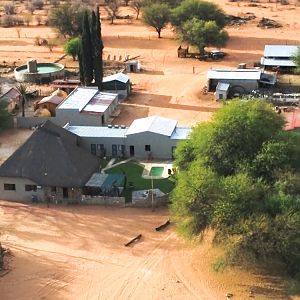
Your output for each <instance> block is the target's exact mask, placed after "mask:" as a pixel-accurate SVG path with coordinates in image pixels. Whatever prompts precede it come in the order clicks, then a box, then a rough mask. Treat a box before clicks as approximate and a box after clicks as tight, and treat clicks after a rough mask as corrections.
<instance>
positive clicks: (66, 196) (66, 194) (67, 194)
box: [63, 188, 69, 198]
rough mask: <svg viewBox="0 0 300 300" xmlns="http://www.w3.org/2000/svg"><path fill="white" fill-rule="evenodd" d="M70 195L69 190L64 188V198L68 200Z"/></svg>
mask: <svg viewBox="0 0 300 300" xmlns="http://www.w3.org/2000/svg"><path fill="white" fill-rule="evenodd" d="M68 197H69V193H68V188H63V198H68Z"/></svg>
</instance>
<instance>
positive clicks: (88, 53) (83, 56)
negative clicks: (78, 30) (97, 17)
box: [79, 11, 94, 86]
mask: <svg viewBox="0 0 300 300" xmlns="http://www.w3.org/2000/svg"><path fill="white" fill-rule="evenodd" d="M79 59H80V60H81V61H82V70H81V72H82V74H83V76H82V78H83V83H84V84H85V85H86V86H89V85H91V83H92V81H93V78H94V72H93V54H92V40H91V31H90V22H89V13H88V11H85V14H84V17H83V29H82V37H81V47H80V58H79Z"/></svg>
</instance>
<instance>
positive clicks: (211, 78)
mask: <svg viewBox="0 0 300 300" xmlns="http://www.w3.org/2000/svg"><path fill="white" fill-rule="evenodd" d="M207 79H208V82H207V87H208V90H209V91H215V90H216V88H217V86H218V84H219V82H221V83H227V84H230V93H231V94H232V95H234V94H236V93H237V94H240V95H241V94H247V93H250V92H251V91H252V90H257V89H258V88H259V86H260V84H268V85H271V86H272V85H274V84H275V83H276V77H275V76H274V75H272V74H265V73H263V72H262V70H258V69H211V70H209V71H208V72H207Z"/></svg>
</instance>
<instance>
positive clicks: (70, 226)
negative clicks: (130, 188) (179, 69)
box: [0, 201, 299, 300]
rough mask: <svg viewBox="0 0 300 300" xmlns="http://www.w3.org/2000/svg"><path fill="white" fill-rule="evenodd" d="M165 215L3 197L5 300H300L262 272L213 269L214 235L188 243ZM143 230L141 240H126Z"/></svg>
mask: <svg viewBox="0 0 300 300" xmlns="http://www.w3.org/2000/svg"><path fill="white" fill-rule="evenodd" d="M167 219H168V211H166V210H157V211H155V212H152V211H151V210H147V209H132V208H124V209H119V208H104V207H50V208H46V207H45V206H30V205H22V204H14V203H9V202H4V201H3V202H2V201H0V227H1V232H2V237H1V240H2V244H3V246H5V247H9V248H10V249H11V251H12V253H13V257H12V261H11V271H10V272H9V273H8V274H7V275H5V276H4V277H2V278H0V291H1V295H2V296H3V297H4V298H3V299H6V300H15V299H49V300H50V299H55V300H65V299H80V300H81V299H92V300H93V299H178V300H181V299H199V300H216V299H225V294H226V293H227V292H231V293H233V294H234V298H233V299H247V298H248V297H249V291H250V289H252V290H253V291H254V294H255V299H296V298H292V297H289V296H287V295H286V294H284V292H283V291H282V283H280V284H279V283H278V282H276V280H275V279H274V278H273V279H272V280H271V279H270V278H264V277H262V276H260V277H259V276H258V275H256V281H253V277H250V276H249V275H248V274H244V273H243V272H241V271H239V270H234V271H233V270H227V271H226V273H225V274H218V273H214V272H213V271H212V270H211V266H210V263H211V260H212V258H213V257H214V255H216V251H215V250H214V249H212V248H211V241H210V235H208V236H207V238H206V239H205V240H204V242H203V243H202V244H201V245H198V246H197V245H196V246H187V245H186V244H185V243H184V242H183V241H182V240H180V239H179V238H178V237H177V235H176V234H175V233H174V228H173V227H172V226H171V227H170V228H167V229H165V230H164V231H162V232H156V231H155V230H154V228H155V227H156V226H157V225H160V224H162V223H163V222H165V221H166V220H167ZM137 234H142V236H143V237H142V239H141V240H140V241H139V242H137V243H135V244H133V245H132V246H130V247H124V244H125V243H126V242H128V241H129V240H130V239H131V238H133V237H134V236H136V235H137ZM204 270H205V271H204ZM224 275H225V276H224ZM237 276H238V278H239V283H238V284H236V281H237V280H236V277H237ZM253 276H254V275H253ZM250 279H251V280H250ZM298 299H299V298H298Z"/></svg>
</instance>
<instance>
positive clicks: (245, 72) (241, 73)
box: [207, 69, 261, 80]
mask: <svg viewBox="0 0 300 300" xmlns="http://www.w3.org/2000/svg"><path fill="white" fill-rule="evenodd" d="M260 75H261V70H257V69H224V70H222V69H214V70H208V72H207V78H208V79H244V80H245V79H248V80H259V79H260Z"/></svg>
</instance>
